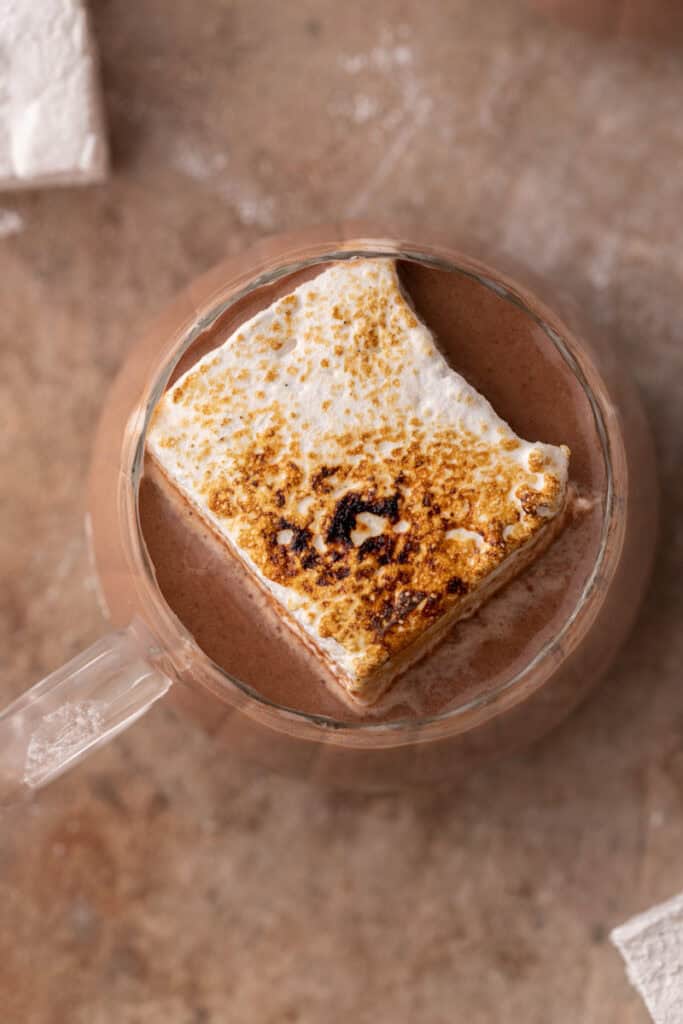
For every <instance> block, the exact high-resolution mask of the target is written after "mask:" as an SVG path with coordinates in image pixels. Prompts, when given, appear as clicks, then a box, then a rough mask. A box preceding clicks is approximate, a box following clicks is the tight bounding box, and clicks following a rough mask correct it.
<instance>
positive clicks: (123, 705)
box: [0, 619, 171, 805]
mask: <svg viewBox="0 0 683 1024" xmlns="http://www.w3.org/2000/svg"><path fill="white" fill-rule="evenodd" d="M159 654H160V651H159V649H158V647H157V645H156V642H155V640H154V638H153V637H152V635H151V634H150V633H149V632H148V630H147V629H146V627H145V626H144V624H143V623H142V622H140V620H137V619H136V620H134V621H133V622H132V623H131V625H129V626H128V627H127V628H126V629H123V630H120V631H118V632H113V633H109V634H108V635H107V636H104V637H102V638H101V639H100V640H97V641H96V642H95V643H94V644H93V645H92V646H91V647H88V648H86V650H84V651H82V652H81V653H80V654H77V655H76V657H75V658H73V659H72V660H71V661H69V662H67V663H66V665H63V666H62V667H61V668H58V669H57V670H56V671H55V672H52V673H51V674H50V675H49V676H46V677H45V679H42V680H41V681H40V682H39V683H36V685H35V686H32V687H31V689H30V690H28V691H27V692H26V693H23V694H22V695H21V696H20V697H18V698H17V699H16V700H15V701H13V702H12V703H11V704H10V705H9V706H8V707H6V708H5V709H4V710H3V711H2V712H0V805H7V804H11V803H15V802H17V801H19V800H21V799H22V798H23V797H25V796H27V795H29V794H31V793H32V792H33V791H35V790H36V789H40V788H41V786H44V785H46V783H48V782H51V781H52V779H55V778H57V776H58V775H61V774H62V772H64V771H66V770H67V768H70V767H72V765H75V764H77V763H78V762H79V761H81V760H82V759H83V758H84V757H85V756H86V754H88V753H90V751H92V750H95V749H96V748H97V747H99V746H101V745H102V744H103V743H106V742H108V741H109V740H110V739H112V738H113V737H114V736H116V735H117V733H119V732H121V731H122V730H123V729H126V728H127V727H128V726H129V725H132V723H133V722H134V721H135V720H136V719H137V718H139V717H140V715H142V714H144V712H145V711H147V709H148V708H150V707H151V706H152V704H154V703H155V702H156V701H158V700H159V698H160V697H163V696H164V694H165V693H166V692H167V691H168V689H169V687H170V686H171V679H170V678H169V677H168V676H167V675H165V674H164V673H163V672H161V671H160V670H159V669H158V668H156V667H155V666H154V664H153V662H151V661H148V659H153V658H154V657H155V656H157V657H158V655H159Z"/></svg>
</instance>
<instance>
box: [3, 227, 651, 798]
mask: <svg viewBox="0 0 683 1024" xmlns="http://www.w3.org/2000/svg"><path fill="white" fill-rule="evenodd" d="M368 255H372V256H387V257H394V258H399V259H401V260H404V261H411V262H417V263H420V264H422V265H423V266H425V267H428V268H435V269H438V270H441V271H447V272H450V273H451V274H453V275H457V277H454V278H453V279H452V280H453V281H456V280H457V281H462V282H467V287H468V288H474V289H484V290H486V291H485V293H484V292H482V293H481V294H482V295H484V294H485V299H486V301H487V302H489V301H490V302H492V303H500V304H502V305H501V307H500V308H501V310H502V309H503V308H505V311H506V315H513V316H514V317H515V318H516V319H515V323H516V324H517V329H520V330H525V331H532V332H534V337H535V338H539V339H540V342H539V343H540V344H543V345H547V346H551V347H552V348H553V349H554V354H553V358H557V357H559V358H560V359H561V360H563V361H564V364H565V366H566V367H567V369H568V370H569V372H571V374H573V375H574V377H575V378H576V379H577V380H578V382H579V384H580V387H581V389H582V390H583V392H584V393H585V396H586V398H587V400H588V403H589V408H590V415H591V416H593V417H594V421H595V428H596V433H597V436H598V438H599V445H600V449H601V451H600V458H601V459H602V460H604V474H605V476H604V479H605V488H604V494H602V495H601V498H600V503H601V504H600V537H599V546H598V548H597V553H596V557H595V561H594V564H592V566H591V571H590V573H589V574H588V576H587V578H586V581H585V584H584V586H583V589H582V591H581V593H580V595H579V597H578V598H577V601H576V604H575V605H574V606H573V607H572V609H571V611H570V613H569V614H568V615H567V616H566V619H565V621H564V622H563V624H562V626H561V628H560V629H559V630H558V631H557V633H556V635H554V636H553V637H552V638H551V639H550V640H547V641H546V642H544V643H543V644H542V645H541V646H540V647H539V649H538V650H536V651H533V653H532V654H531V655H530V656H529V657H528V659H527V661H526V662H525V663H524V664H523V665H521V666H519V665H516V666H513V667H511V669H510V671H509V672H507V673H505V672H504V673H503V675H502V677H501V676H500V674H499V675H498V676H496V678H495V679H493V680H491V681H490V682H489V681H484V682H483V683H482V685H481V686H480V688H479V691H478V692H475V693H472V692H467V693H465V694H464V695H463V697H462V699H461V700H460V699H456V700H455V702H454V703H452V704H450V705H449V708H448V710H447V711H446V712H444V713H441V714H436V715H433V716H431V717H429V718H422V719H420V718H415V717H413V718H410V719H407V718H405V719H400V720H397V721H385V722H375V723H373V722H367V721H365V720H364V721H358V722H355V721H341V720H340V721H337V720H335V719H333V718H330V717H325V716H322V715H314V714H306V713H303V712H301V711H297V710H296V708H288V707H284V706H280V705H278V704H277V703H275V702H273V701H271V700H268V699H266V698H265V697H263V696H262V695H260V694H259V693H258V692H257V691H256V690H255V689H254V688H253V687H251V686H250V685H248V684H247V683H246V682H244V681H243V680H240V679H238V678H235V677H234V676H233V675H231V674H229V673H228V672H226V671H224V670H223V669H222V668H220V667H219V666H218V665H217V664H215V663H214V662H213V661H212V660H211V659H210V657H209V656H208V655H207V654H206V653H204V651H203V650H202V649H201V648H200V646H199V645H198V643H197V642H196V641H195V639H194V638H193V636H192V634H191V633H190V631H189V630H188V629H187V628H186V627H185V626H184V625H183V624H182V622H181V621H180V620H179V618H178V617H177V616H176V615H175V614H174V612H173V611H172V610H171V608H170V607H169V605H168V604H167V603H166V601H165V599H164V596H163V594H162V593H161V590H160V588H159V586H158V584H157V581H156V576H155V572H154V568H153V565H152V563H151V560H150V557H149V553H148V551H147V548H146V545H145V540H144V537H143V534H142V530H141V523H140V515H139V503H138V495H139V487H140V480H141V476H142V473H143V458H144V445H145V433H146V428H147V424H148V422H149V419H150V416H151V414H152V411H153V409H154V406H155V404H156V402H157V401H158V399H159V397H160V395H161V394H162V393H163V392H164V390H165V388H166V387H167V386H168V384H169V382H170V381H171V380H172V379H174V378H176V377H177V376H178V375H179V373H180V372H182V371H183V370H184V369H186V368H187V366H188V365H191V364H192V362H193V361H194V360H195V359H196V358H198V357H199V355H200V354H203V352H205V351H207V350H208V349H209V348H211V347H212V346H215V345H217V344H219V343H220V342H221V341H222V340H224V339H225V337H227V330H226V326H225V325H226V322H230V324H231V329H232V327H233V326H235V325H236V324H237V323H239V322H240V319H241V320H244V319H245V318H246V316H245V313H244V309H245V308H247V307H248V303H249V301H250V300H251V301H253V300H254V298H255V297H257V296H258V295H262V294H263V290H264V289H268V288H271V289H272V288H277V287H278V283H280V293H281V294H282V293H284V291H286V290H288V289H287V288H286V286H285V285H286V280H287V279H288V278H289V277H290V275H292V274H293V273H295V272H301V271H304V272H305V271H308V272H309V274H312V273H313V272H314V270H315V268H316V267H317V266H319V265H325V264H330V263H331V262H333V261H335V260H340V259H349V258H353V257H356V256H368ZM516 274H517V278H516V279H513V278H510V277H509V276H508V275H507V273H503V272H501V271H500V270H497V269H496V270H494V269H493V268H492V267H490V266H488V265H487V264H486V263H483V262H481V261H480V260H479V259H478V258H475V257H472V256H468V255H465V254H464V253H462V252H458V251H455V250H452V249H451V248H449V247H448V246H446V245H441V244H432V243H425V242H421V241H414V240H412V239H411V238H408V237H404V236H403V235H401V234H400V233H398V232H393V233H387V232H386V231H382V230H381V229H377V228H375V227H373V226H370V225H361V226H358V225H334V226H332V227H328V228H317V229H313V230H309V231H307V232H301V233H298V234H289V235H286V236H281V237H278V238H274V239H269V240H266V241H264V242H261V243H260V244H258V245H256V246H255V247H254V248H252V249H250V250H249V251H248V252H246V253H244V254H242V255H240V256H239V257H237V258H233V259H230V260H227V261H226V262H224V263H222V264H221V265H219V266H218V267H216V268H215V269H213V270H212V271H210V272H209V273H208V274H206V275H205V276H203V277H202V278H200V279H199V280H197V281H195V282H194V283H192V284H191V285H190V286H189V287H188V288H187V289H186V290H185V291H184V292H183V293H182V294H181V295H180V296H179V297H178V298H177V299H176V300H175V301H174V302H173V304H172V305H171V306H170V307H169V308H168V309H167V310H166V311H165V312H164V313H163V314H162V315H161V316H160V318H159V319H158V320H157V322H156V323H155V324H154V325H153V326H152V328H151V329H150V330H149V331H148V332H147V334H146V335H145V336H144V337H143V338H142V340H141V341H140V342H139V343H138V344H137V345H135V346H134V347H133V349H132V351H131V353H130V355H129V356H128V358H127V359H126V361H125V363H124V365H123V368H122V369H121V371H120V373H119V376H118V378H117V379H116V381H115V383H114V385H113V387H112V389H111V392H110V395H109V398H108V401H107V403H106V406H105V408H104V411H103V415H102V418H101V421H100V425H99V428H98V432H97V436H96V440H95V446H94V453H93V459H92V470H91V478H90V494H89V514H88V518H87V530H88V536H89V541H90V548H91V552H92V556H93V560H94V566H95V571H96V575H97V580H98V584H99V592H100V596H101V600H102V603H103V606H104V608H105V609H106V613H107V616H108V618H109V620H110V622H111V624H112V626H113V627H114V630H115V631H114V632H111V633H110V634H108V635H107V636H105V637H103V638H102V639H101V640H99V641H98V642H97V643H95V644H94V645H93V646H92V647H90V648H89V649H88V650H86V651H84V652H83V653H82V654H80V655H79V656H77V657H76V658H75V659H73V660H72V661H71V662H69V663H68V664H67V665H65V666H64V667H62V668H60V669H58V670H57V671H56V672H53V673H52V674H51V675H50V676H48V677H47V678H46V679H44V680H42V681H41V682H40V683H38V684H36V685H35V686H34V687H33V688H32V689H31V690H29V691H28V692H27V693H25V694H24V695H23V696H21V697H19V698H18V699H17V700H15V701H14V702H13V703H12V704H11V705H10V706H9V707H8V708H7V709H6V710H5V711H4V713H3V714H2V715H1V716H0V797H1V798H2V799H3V800H4V801H5V802H10V801H12V800H14V799H18V798H20V797H21V796H22V795H25V794H27V793H30V792H31V791H33V790H35V789H36V788H38V787H40V786H42V785H43V784H45V783H46V782H48V781H50V780H51V779H53V778H55V777H56V776H58V775H59V774H60V773H61V772H63V771H64V770H65V769H66V768H67V767H69V766H71V765H73V764H75V763H76V762H78V761H79V760H81V759H82V758H83V756H84V755H85V754H86V753H88V751H90V750H93V749H95V748H96V747H97V746H99V745H100V744H101V743H103V742H105V741H107V740H109V739H111V738H112V737H113V736H115V735H116V734H117V733H118V732H119V731H120V730H122V729H124V728H126V727H127V726H129V725H130V724H131V723H132V722H134V721H135V720H136V719H137V718H138V717H139V716H140V715H142V714H143V713H144V712H145V711H146V710H147V709H148V708H149V707H150V706H151V705H152V704H153V703H154V702H155V701H157V700H159V699H160V698H162V697H165V698H166V699H172V700H174V702H175V703H176V705H177V706H178V707H179V708H181V709H183V710H184V711H186V712H187V713H188V714H190V715H191V716H193V717H194V718H195V719H197V720H198V721H199V722H200V723H201V724H202V725H203V727H204V728H205V729H206V730H207V732H208V733H209V734H210V735H211V736H212V737H213V738H214V739H215V741H217V742H222V743H225V744H226V745H227V746H228V747H229V748H230V749H231V750H232V751H235V752H237V753H238V754H239V755H240V756H247V757H251V758H255V759H257V760H258V761H260V762H261V763H263V764H265V765H267V766H269V767H271V768H273V769H275V770H278V771H281V772H285V773H290V774H293V775H298V776H305V777H307V778H309V779H316V780H321V781H324V782H327V783H331V784H334V785H339V786H351V787H362V788H391V787H395V786H398V785H418V784H423V783H436V782H442V781H447V780H455V779H457V778H458V776H459V775H460V774H461V773H462V772H464V771H468V770H470V769H471V767H472V764H473V763H474V762H475V761H476V760H477V759H478V758H481V757H483V756H490V755H492V754H501V753H503V752H506V751H509V750H512V749H514V748H518V747H520V746H522V745H525V744H527V743H529V742H531V741H532V740H534V739H536V738H538V737H539V736H541V735H542V734H543V733H545V732H546V731H547V730H548V729H550V728H551V727H552V726H554V725H555V724H557V723H558V722H559V721H560V720H561V719H562V718H564V717H565V716H566V715H567V714H568V713H569V712H570V711H571V710H572V709H573V708H574V707H576V706H577V705H578V703H579V702H580V701H581V700H582V699H583V698H584V697H585V696H586V694H587V693H588V691H589V690H590V689H591V687H592V686H593V685H594V684H595V682H596V681H597V679H598V677H599V676H600V674H601V673H602V672H603V671H604V669H605V668H606V666H607V665H608V664H609V662H610V661H611V659H612V657H613V656H614V654H615V653H616V650H617V648H618V647H619V645H620V644H621V642H622V641H623V639H624V637H625V636H626V634H627V632H628V630H629V627H630V625H631V623H632V621H633V619H634V616H635V612H636V609H637V607H638V604H639V602H640V598H641V596H642V593H643V590H644V587H645V585H646V582H647V578H648V573H649V569H650V566H651V562H652V556H653V548H654V537H655V523H656V515H657V511H656V481H655V471H654V458H653V451H652V447H651V442H650V436H649V432H648V429H647V425H646V423H645V421H644V418H643V414H642V411H641V407H640V404H639V401H638V398H637V396H636V393H635V391H634V389H633V387H632V385H631V384H630V382H629V381H628V379H626V378H625V376H624V374H623V371H622V368H621V367H620V365H619V361H618V359H617V357H616V354H615V353H614V351H612V350H611V349H610V347H609V346H607V345H606V344H605V343H604V342H599V341H594V340H592V341H590V342H589V341H588V340H587V335H586V334H585V330H584V327H583V326H582V325H580V319H579V318H578V317H577V314H576V311H575V310H574V309H573V308H572V304H571V301H570V300H567V299H564V300H563V318H562V319H560V317H559V315H558V314H557V313H556V312H555V306H554V304H553V306H552V307H549V306H546V305H545V304H544V303H543V302H542V301H541V300H540V299H539V298H537V294H536V292H535V291H533V292H532V291H530V290H529V289H528V287H527V286H526V285H525V284H521V283H519V274H520V272H519V269H517V271H516ZM527 276H528V275H527ZM283 282H284V283H283ZM263 304H264V303H262V305H263ZM257 308H259V307H257ZM513 426H514V424H513ZM457 671H458V669H457V664H454V666H453V672H454V673H457Z"/></svg>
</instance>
